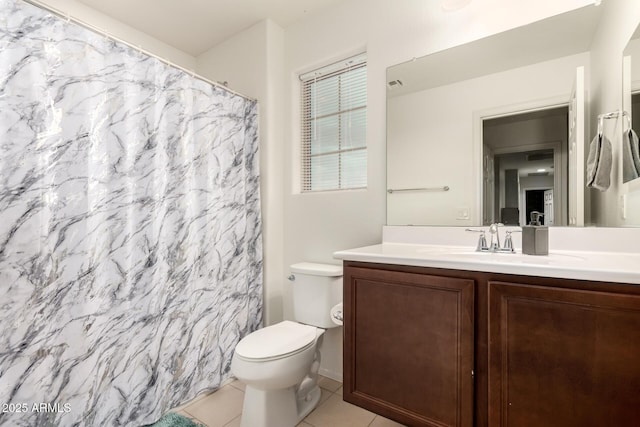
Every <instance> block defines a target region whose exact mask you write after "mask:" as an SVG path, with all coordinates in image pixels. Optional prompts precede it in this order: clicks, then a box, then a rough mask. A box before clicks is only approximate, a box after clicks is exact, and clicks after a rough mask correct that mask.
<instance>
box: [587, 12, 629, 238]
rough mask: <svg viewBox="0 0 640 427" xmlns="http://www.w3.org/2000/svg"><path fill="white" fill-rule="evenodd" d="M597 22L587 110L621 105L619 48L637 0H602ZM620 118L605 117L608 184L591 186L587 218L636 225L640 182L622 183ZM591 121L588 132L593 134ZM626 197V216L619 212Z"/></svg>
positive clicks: (626, 36) (594, 112)
mask: <svg viewBox="0 0 640 427" xmlns="http://www.w3.org/2000/svg"><path fill="white" fill-rule="evenodd" d="M602 7H604V11H603V16H602V20H601V24H600V26H599V28H598V32H597V33H596V36H595V37H594V42H593V46H592V49H591V100H590V102H591V114H592V116H594V117H595V115H597V114H600V113H606V112H610V111H616V110H620V109H622V96H623V95H622V51H623V50H624V48H625V46H626V45H627V42H628V41H629V39H630V38H631V35H632V34H633V32H634V31H635V29H636V27H637V26H638V23H640V2H639V1H637V0H605V1H604V2H603V3H602ZM623 123H624V121H623V119H622V118H621V119H619V120H605V133H606V135H607V136H608V137H609V138H610V139H611V142H612V145H613V158H614V159H615V160H614V163H613V164H614V167H613V171H612V179H611V187H610V189H609V190H608V191H606V192H604V193H601V192H599V191H598V190H593V189H592V190H591V191H590V193H591V200H592V202H591V209H592V211H591V218H592V222H593V223H595V224H596V225H599V226H609V227H611V226H640V186H638V185H637V184H635V185H634V184H622V171H621V170H620V169H621V168H620V165H621V161H622V160H621V150H620V147H621V129H622V126H623ZM595 126H596V123H595V121H594V123H592V129H591V135H595V132H596V128H595ZM622 196H625V197H626V199H627V200H626V204H627V218H626V219H623V218H622V215H621V214H620V208H621V204H622Z"/></svg>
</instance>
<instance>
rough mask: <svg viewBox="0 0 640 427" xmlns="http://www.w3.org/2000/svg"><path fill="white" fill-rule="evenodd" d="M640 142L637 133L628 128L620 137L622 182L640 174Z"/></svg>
mask: <svg viewBox="0 0 640 427" xmlns="http://www.w3.org/2000/svg"><path fill="white" fill-rule="evenodd" d="M639 145H640V143H639V142H638V135H636V133H635V132H634V131H633V129H629V130H628V131H627V132H625V133H624V134H623V138H622V182H627V181H631V180H632V179H636V178H638V177H639V176H640V146H639Z"/></svg>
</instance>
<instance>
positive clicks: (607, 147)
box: [587, 133, 613, 191]
mask: <svg viewBox="0 0 640 427" xmlns="http://www.w3.org/2000/svg"><path fill="white" fill-rule="evenodd" d="M612 163H613V158H612V155H611V142H610V141H609V140H608V139H607V137H606V136H604V135H603V134H601V133H598V134H597V135H596V137H595V138H593V141H591V145H590V146H589V158H588V159H587V187H591V188H597V189H598V190H600V191H606V190H607V189H608V188H609V185H611V166H612Z"/></svg>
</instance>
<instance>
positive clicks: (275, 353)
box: [236, 320, 318, 361]
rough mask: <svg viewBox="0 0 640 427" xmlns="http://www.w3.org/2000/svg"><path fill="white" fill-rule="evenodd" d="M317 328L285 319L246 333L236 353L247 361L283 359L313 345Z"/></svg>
mask: <svg viewBox="0 0 640 427" xmlns="http://www.w3.org/2000/svg"><path fill="white" fill-rule="evenodd" d="M317 335H318V329H317V328H316V327H314V326H309V325H303V324H301V323H296V322H291V321H289V320H285V321H283V322H280V323H277V324H275V325H271V326H267V327H266V328H262V329H259V330H257V331H255V332H252V333H251V334H249V335H247V336H246V337H244V338H243V339H241V340H240V342H239V343H238V345H237V346H236V355H237V356H239V357H240V358H242V359H244V360H249V361H267V360H275V359H283V358H285V357H288V356H291V355H293V354H296V353H299V352H301V351H303V350H306V349H307V348H309V347H310V346H312V345H314V343H315V340H316V337H317Z"/></svg>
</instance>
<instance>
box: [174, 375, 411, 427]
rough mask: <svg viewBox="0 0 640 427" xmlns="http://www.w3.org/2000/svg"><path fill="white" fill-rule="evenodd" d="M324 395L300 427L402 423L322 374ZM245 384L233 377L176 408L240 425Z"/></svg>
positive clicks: (210, 425)
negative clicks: (357, 402) (346, 394)
mask: <svg viewBox="0 0 640 427" xmlns="http://www.w3.org/2000/svg"><path fill="white" fill-rule="evenodd" d="M318 384H319V385H320V388H321V391H322V397H321V398H320V403H319V404H318V406H317V407H316V408H315V409H314V410H313V411H312V412H311V413H310V414H309V415H307V417H306V418H305V419H304V420H303V421H302V422H301V423H300V424H298V426H300V427H402V424H398V423H396V422H394V421H391V420H388V419H386V418H383V417H381V416H379V415H376V414H374V413H373V412H369V411H367V410H365V409H362V408H359V407H357V406H354V405H352V404H350V403H347V402H345V401H343V400H342V384H341V383H339V382H337V381H334V380H332V379H329V378H326V377H320V379H319V381H318ZM243 399H244V384H242V383H241V382H240V381H237V380H236V381H234V382H232V383H230V384H227V385H225V386H224V387H222V388H220V389H219V390H217V391H216V392H214V393H211V394H208V395H203V396H200V397H198V398H196V399H194V400H193V401H191V402H189V403H188V404H186V405H184V406H181V407H179V408H176V409H175V410H174V412H177V413H179V414H181V415H184V416H185V417H188V418H191V419H192V420H194V421H195V422H198V423H200V424H204V425H206V426H207V427H239V426H240V415H241V414H242V400H243Z"/></svg>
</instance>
